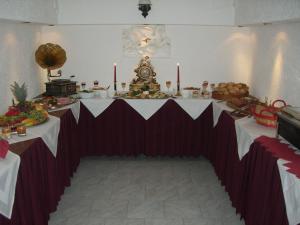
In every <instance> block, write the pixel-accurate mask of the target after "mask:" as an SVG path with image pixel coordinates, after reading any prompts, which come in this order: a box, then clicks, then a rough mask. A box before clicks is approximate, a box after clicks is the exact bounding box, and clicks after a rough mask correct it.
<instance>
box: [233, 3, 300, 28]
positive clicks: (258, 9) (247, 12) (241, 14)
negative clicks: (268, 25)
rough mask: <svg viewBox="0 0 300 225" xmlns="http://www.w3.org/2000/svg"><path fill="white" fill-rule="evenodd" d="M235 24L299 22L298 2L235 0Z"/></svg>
mask: <svg viewBox="0 0 300 225" xmlns="http://www.w3.org/2000/svg"><path fill="white" fill-rule="evenodd" d="M235 1H236V2H235V14H236V24H246V25H247V24H256V23H265V22H276V21H285V20H300V1H299V0H235Z"/></svg>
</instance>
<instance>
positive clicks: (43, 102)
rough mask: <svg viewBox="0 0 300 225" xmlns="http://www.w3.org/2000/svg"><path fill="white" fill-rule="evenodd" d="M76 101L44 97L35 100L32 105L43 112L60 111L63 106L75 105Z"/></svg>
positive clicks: (66, 98) (73, 99)
mask: <svg viewBox="0 0 300 225" xmlns="http://www.w3.org/2000/svg"><path fill="white" fill-rule="evenodd" d="M76 101H77V99H75V98H72V97H54V96H45V97H42V98H38V99H35V100H34V101H33V104H34V105H35V106H36V107H38V108H39V106H40V107H42V108H43V109H45V110H53V109H60V108H63V107H65V106H68V105H71V104H73V103H75V102H76Z"/></svg>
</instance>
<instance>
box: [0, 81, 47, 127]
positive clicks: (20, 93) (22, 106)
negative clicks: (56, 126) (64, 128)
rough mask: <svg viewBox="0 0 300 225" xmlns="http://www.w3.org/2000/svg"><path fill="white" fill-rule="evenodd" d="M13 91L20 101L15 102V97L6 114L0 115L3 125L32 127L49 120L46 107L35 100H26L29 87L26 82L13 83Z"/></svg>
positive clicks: (0, 123) (16, 98) (0, 121)
mask: <svg viewBox="0 0 300 225" xmlns="http://www.w3.org/2000/svg"><path fill="white" fill-rule="evenodd" d="M11 91H12V93H13V95H14V97H15V100H16V101H17V102H18V103H17V104H15V100H14V99H13V101H12V106H10V107H9V108H8V111H7V112H6V113H5V114H4V115H0V126H1V127H5V126H9V127H17V126H26V127H31V126H35V125H38V124H41V123H44V122H46V121H47V120H48V112H47V111H46V110H45V109H44V108H42V107H38V105H36V104H35V103H34V102H31V101H27V100H26V98H27V88H26V86H25V83H24V84H23V85H19V84H18V83H17V82H15V83H14V84H13V85H11Z"/></svg>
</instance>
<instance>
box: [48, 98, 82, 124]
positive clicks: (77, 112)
mask: <svg viewBox="0 0 300 225" xmlns="http://www.w3.org/2000/svg"><path fill="white" fill-rule="evenodd" d="M63 109H71V111H72V114H73V116H74V118H75V120H76V122H77V123H78V121H79V116H80V101H79V100H78V101H77V102H75V103H73V104H71V105H67V106H65V107H62V108H58V109H53V110H49V112H55V111H60V110H63Z"/></svg>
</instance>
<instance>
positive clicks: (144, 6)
mask: <svg viewBox="0 0 300 225" xmlns="http://www.w3.org/2000/svg"><path fill="white" fill-rule="evenodd" d="M138 7H139V10H140V11H142V15H143V17H144V18H146V17H147V16H148V12H149V11H150V10H151V2H150V0H139V4H138Z"/></svg>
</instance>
